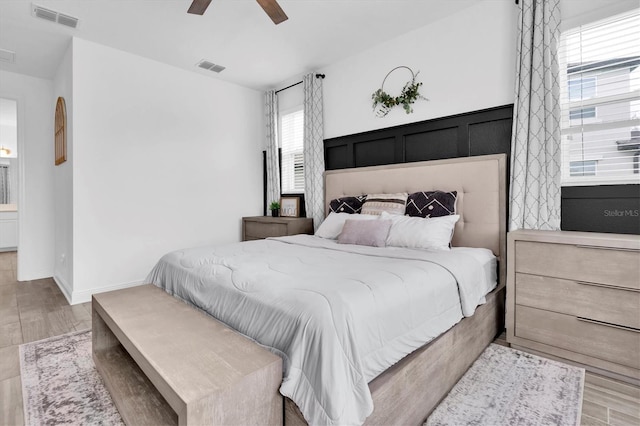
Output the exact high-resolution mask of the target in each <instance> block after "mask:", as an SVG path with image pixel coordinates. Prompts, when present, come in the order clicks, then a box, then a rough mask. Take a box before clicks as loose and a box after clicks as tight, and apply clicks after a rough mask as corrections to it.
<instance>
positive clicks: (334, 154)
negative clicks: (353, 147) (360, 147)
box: [324, 144, 352, 169]
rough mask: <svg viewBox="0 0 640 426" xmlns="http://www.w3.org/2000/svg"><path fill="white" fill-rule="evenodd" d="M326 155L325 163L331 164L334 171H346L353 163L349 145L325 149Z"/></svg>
mask: <svg viewBox="0 0 640 426" xmlns="http://www.w3.org/2000/svg"><path fill="white" fill-rule="evenodd" d="M324 155H325V162H326V163H331V164H332V165H333V168H334V169H346V168H347V167H349V166H348V164H350V163H351V161H352V160H351V156H350V155H349V145H347V144H342V145H336V146H331V147H325V150H324Z"/></svg>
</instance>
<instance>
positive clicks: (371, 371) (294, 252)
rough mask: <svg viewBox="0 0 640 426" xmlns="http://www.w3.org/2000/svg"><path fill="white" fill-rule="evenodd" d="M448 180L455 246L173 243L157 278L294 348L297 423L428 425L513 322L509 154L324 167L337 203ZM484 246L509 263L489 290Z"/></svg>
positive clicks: (289, 367) (291, 374) (263, 338)
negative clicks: (430, 249) (508, 296)
mask: <svg viewBox="0 0 640 426" xmlns="http://www.w3.org/2000/svg"><path fill="white" fill-rule="evenodd" d="M436 189H439V190H445V191H457V193H458V200H457V207H456V210H457V211H456V212H457V214H459V215H460V219H459V221H458V222H457V223H456V225H455V226H456V227H455V233H454V237H453V240H452V246H454V248H453V249H452V250H451V251H450V252H447V253H446V255H445V254H443V253H425V252H423V251H416V250H410V249H396V250H391V251H389V250H387V249H380V248H377V247H362V246H351V245H339V244H337V243H335V241H327V240H323V239H321V238H319V237H313V236H294V237H283V238H278V239H270V240H262V241H253V242H246V243H237V244H231V245H227V246H220V247H205V248H195V249H189V250H181V251H177V252H173V253H169V254H167V255H166V256H164V257H163V258H162V259H161V260H160V262H159V263H158V264H157V265H156V267H155V268H154V269H153V271H152V272H151V274H150V275H149V282H152V283H154V284H156V285H158V286H160V287H162V288H164V289H165V290H166V291H167V292H169V293H170V294H173V295H174V296H176V297H178V298H181V299H183V300H185V301H186V302H188V303H190V304H192V305H194V306H195V307H197V308H198V309H201V310H204V311H206V312H207V313H209V314H210V315H212V316H214V317H216V318H218V319H219V320H221V321H223V322H225V323H226V324H228V325H229V326H231V327H233V328H234V329H236V330H237V331H239V332H241V333H242V334H244V335H246V336H248V337H249V338H252V339H253V340H255V341H257V343H259V344H261V345H263V346H265V347H267V348H268V349H269V350H271V351H272V352H274V353H277V354H279V355H280V356H281V357H282V358H283V361H284V370H285V377H284V380H283V384H282V386H281V393H282V394H283V395H285V396H286V398H285V423H286V424H305V423H306V421H305V420H304V419H305V417H306V418H307V419H309V420H310V422H311V423H313V424H316V423H322V424H361V423H365V424H391V423H393V424H398V423H402V424H405V423H413V424H418V423H420V422H421V421H423V420H424V419H425V417H426V416H427V415H428V414H429V412H430V411H431V410H432V409H433V408H434V407H435V406H436V404H437V403H438V402H439V401H440V400H441V399H442V398H443V397H444V395H446V393H447V392H448V390H449V389H450V388H451V387H452V386H453V384H454V383H455V382H456V381H457V380H458V379H459V378H460V377H461V376H462V374H463V373H464V372H465V371H466V369H467V368H468V367H469V366H470V364H471V363H472V362H473V361H474V360H475V359H476V358H477V356H478V355H479V354H480V352H481V351H482V350H483V349H484V348H485V347H486V345H487V344H488V343H489V342H490V341H491V340H492V339H493V338H494V337H495V336H496V334H497V333H498V332H499V331H500V330H501V328H502V317H503V299H504V295H503V290H502V289H503V287H504V285H503V283H504V279H503V278H504V265H505V262H504V258H503V256H504V253H505V224H506V217H505V195H506V193H505V156H504V155H490V156H481V157H469V158H462V159H452V160H438V161H430V162H420V163H410V164H402V165H394V166H377V167H365V168H358V169H347V170H340V171H329V172H326V173H325V200H326V202H327V209H328V202H329V200H331V199H334V198H339V197H341V196H345V195H354V194H371V193H394V192H400V191H403V192H409V193H410V192H416V191H424V190H436ZM473 247H475V248H478V250H476V251H473V253H475V254H472V250H470V249H467V248H473ZM384 250H387V251H384ZM383 251H384V253H383ZM482 251H484V252H489V257H490V258H493V255H495V258H493V259H494V263H493V264H492V265H493V267H494V268H495V259H497V260H498V262H499V273H498V274H497V275H499V277H500V279H499V285H498V286H497V288H496V289H494V290H493V291H491V292H490V293H488V294H485V293H486V290H489V289H490V288H491V287H489V286H486V282H485V281H488V280H489V281H490V278H487V279H486V280H485V279H484V278H483V284H482V285H480V284H478V283H479V282H480V281H479V278H478V277H480V276H483V273H482V272H481V271H482V270H483V268H484V270H485V271H486V265H491V263H490V261H491V259H490V258H486V259H485V260H484V261H483V260H482V259H479V257H478V256H479V255H478V252H482ZM491 253H493V255H491ZM480 257H482V256H481V255H480ZM473 267H475V268H477V267H480V269H479V270H478V269H476V270H473V269H472V268H473ZM425 277H427V278H426V279H425ZM494 279H495V273H494ZM427 282H428V283H429V285H424V283H427ZM432 283H433V284H432ZM212 285H215V288H216V290H215V294H214V295H212V293H211V290H210V288H209V287H211V286H212ZM485 286H486V289H485V291H481V292H478V288H480V287H485ZM435 292H438V294H439V296H438V298H437V299H436V298H435V296H434V294H435ZM434 300H435V301H434ZM478 304H480V305H479V306H477V305H478ZM267 309H268V310H269V312H266V310H267ZM429 315H431V316H429ZM403 327H404V328H403ZM447 330H448V331H447ZM437 336H439V337H437ZM424 342H429V343H428V344H426V345H424V346H423V344H424ZM302 347H306V348H308V349H307V350H306V351H301V350H300V349H301V348H302ZM290 398H292V399H294V400H295V401H296V403H294V402H293V401H292V399H290ZM299 407H300V408H299ZM301 412H304V413H305V415H304V416H303V415H302V413H301Z"/></svg>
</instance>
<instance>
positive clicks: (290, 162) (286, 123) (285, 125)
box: [280, 109, 304, 194]
mask: <svg viewBox="0 0 640 426" xmlns="http://www.w3.org/2000/svg"><path fill="white" fill-rule="evenodd" d="M303 126H304V111H303V110H302V109H298V110H296V111H292V112H289V113H286V114H282V115H281V119H280V130H281V131H280V137H281V147H282V193H283V194H296V193H303V192H304V153H303V131H304V127H303Z"/></svg>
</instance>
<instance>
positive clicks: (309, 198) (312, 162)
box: [303, 74, 324, 229]
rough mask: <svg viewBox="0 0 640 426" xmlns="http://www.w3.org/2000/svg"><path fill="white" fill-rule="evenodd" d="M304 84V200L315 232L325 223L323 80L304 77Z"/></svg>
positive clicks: (310, 75) (309, 75)
mask: <svg viewBox="0 0 640 426" xmlns="http://www.w3.org/2000/svg"><path fill="white" fill-rule="evenodd" d="M303 82H304V199H305V208H306V210H307V217H311V218H313V226H314V228H315V229H318V226H320V223H322V221H323V220H324V181H323V173H324V143H323V139H324V121H323V117H322V114H323V113H322V79H321V78H316V76H315V75H314V74H307V75H305V76H304V78H303Z"/></svg>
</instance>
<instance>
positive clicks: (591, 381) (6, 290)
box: [0, 252, 640, 426]
mask: <svg viewBox="0 0 640 426" xmlns="http://www.w3.org/2000/svg"><path fill="white" fill-rule="evenodd" d="M90 327H91V304H90V303H84V304H82V305H74V306H69V304H68V303H67V300H66V299H65V297H64V296H63V295H62V293H61V292H60V290H59V289H58V287H57V285H56V284H55V283H54V282H53V280H52V279H44V280H36V281H24V282H20V283H18V282H17V281H16V254H15V252H11V253H0V425H7V426H9V425H22V424H24V419H23V412H22V385H21V382H20V363H19V358H18V346H19V345H20V344H22V343H28V342H33V341H35V340H40V339H45V338H47V337H51V336H57V335H60V334H65V333H69V332H71V331H77V330H84V329H87V328H90ZM496 343H503V344H504V343H505V342H504V341H503V340H502V339H501V338H498V339H496ZM582 425H585V426H586V425H589V426H591V425H593V426H599V425H633V426H640V388H638V387H634V386H630V385H627V384H625V383H621V382H618V381H615V380H611V379H607V378H605V377H602V376H598V375H595V374H591V373H587V376H586V383H585V388H584V399H583V405H582Z"/></svg>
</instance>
